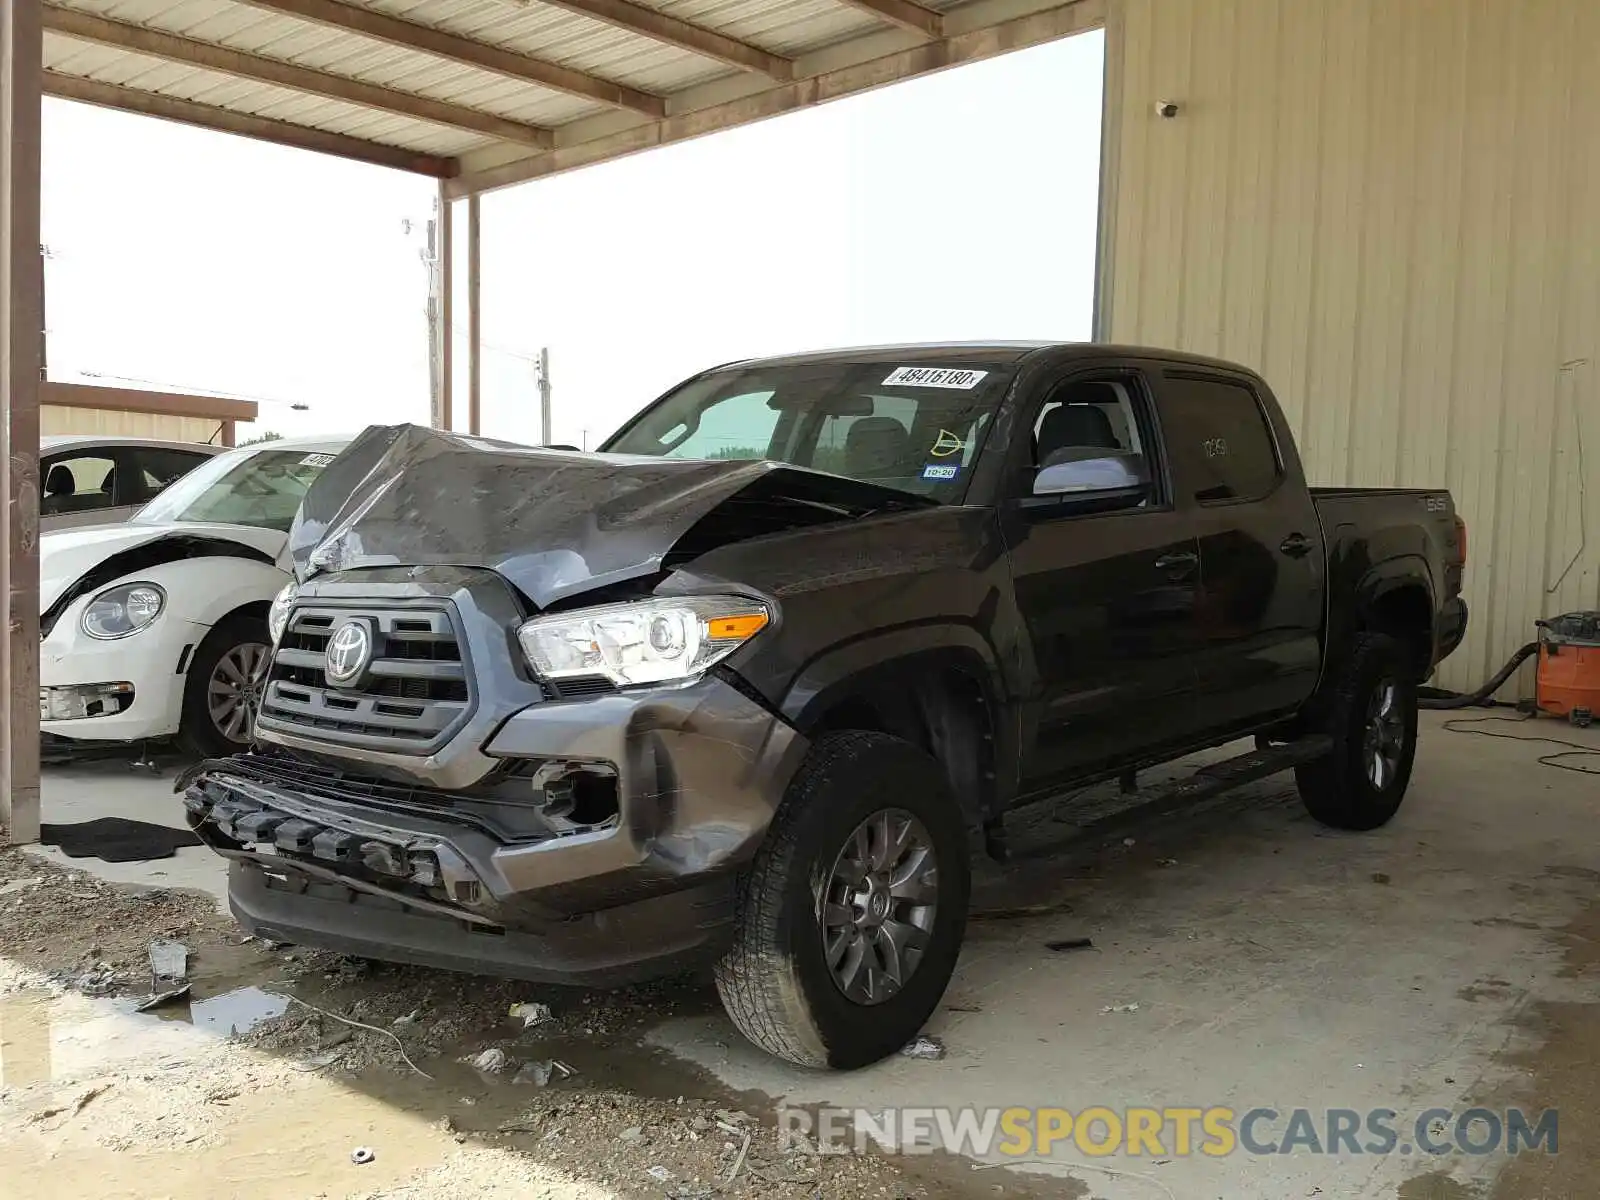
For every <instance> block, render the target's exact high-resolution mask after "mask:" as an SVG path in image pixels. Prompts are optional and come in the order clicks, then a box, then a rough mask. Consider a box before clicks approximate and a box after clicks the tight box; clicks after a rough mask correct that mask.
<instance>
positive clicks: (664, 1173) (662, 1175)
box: [645, 1166, 673, 1183]
mask: <svg viewBox="0 0 1600 1200" xmlns="http://www.w3.org/2000/svg"><path fill="white" fill-rule="evenodd" d="M645 1174H646V1175H648V1176H650V1178H651V1179H659V1180H660V1181H661V1182H662V1183H671V1182H672V1180H673V1175H672V1172H671V1171H669V1170H667V1169H666V1168H665V1167H661V1166H656V1167H651V1168H650V1169H649V1170H647V1171H646V1172H645Z"/></svg>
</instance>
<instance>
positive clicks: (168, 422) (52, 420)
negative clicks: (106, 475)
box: [39, 404, 222, 445]
mask: <svg viewBox="0 0 1600 1200" xmlns="http://www.w3.org/2000/svg"><path fill="white" fill-rule="evenodd" d="M221 425H222V422H221V421H216V420H212V419H211V418H209V417H179V416H173V415H171V414H167V413H138V412H116V411H114V410H110V409H103V408H72V407H68V406H66V405H61V404H47V405H44V406H42V407H41V408H40V409H39V432H40V433H41V434H44V435H46V436H51V435H55V434H65V433H73V434H91V435H93V436H96V437H147V438H161V439H162V440H164V441H171V442H210V443H211V444H212V445H221V444H222V438H221V437H220V427H221Z"/></svg>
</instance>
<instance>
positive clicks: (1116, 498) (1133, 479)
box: [1033, 448, 1150, 511]
mask: <svg viewBox="0 0 1600 1200" xmlns="http://www.w3.org/2000/svg"><path fill="white" fill-rule="evenodd" d="M1033 497H1034V500H1035V501H1036V502H1041V501H1042V502H1049V503H1053V504H1065V505H1069V506H1071V507H1073V508H1084V509H1089V510H1091V511H1108V510H1112V509H1118V508H1132V507H1134V506H1136V505H1138V504H1140V503H1142V502H1143V501H1145V500H1147V499H1149V497H1150V477H1149V475H1148V474H1147V473H1146V471H1145V464H1144V458H1143V457H1142V456H1141V455H1138V454H1123V453H1119V452H1115V451H1111V452H1107V451H1103V450H1098V449H1087V448H1086V449H1074V448H1068V449H1065V450H1059V451H1057V452H1056V453H1055V454H1052V455H1051V456H1050V458H1049V459H1047V460H1046V462H1045V465H1044V466H1042V467H1040V468H1039V469H1038V471H1037V472H1036V473H1035V474H1034V477H1033Z"/></svg>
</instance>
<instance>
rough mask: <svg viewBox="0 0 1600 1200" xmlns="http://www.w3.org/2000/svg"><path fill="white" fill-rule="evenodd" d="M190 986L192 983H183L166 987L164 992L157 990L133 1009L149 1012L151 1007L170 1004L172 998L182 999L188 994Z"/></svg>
mask: <svg viewBox="0 0 1600 1200" xmlns="http://www.w3.org/2000/svg"><path fill="white" fill-rule="evenodd" d="M192 987H193V985H192V984H188V983H185V984H182V985H180V986H178V987H175V988H168V989H167V990H166V991H164V992H157V993H156V994H155V995H153V996H151V997H150V999H148V1000H146V1001H145V1002H144V1003H143V1004H141V1005H139V1006H138V1007H137V1008H135V1009H134V1010H133V1011H134V1012H149V1011H150V1010H151V1009H153V1008H160V1007H161V1006H162V1005H165V1004H171V1003H172V1002H173V1001H174V1000H182V999H183V998H184V997H185V996H187V995H188V994H189V990H190V988H192Z"/></svg>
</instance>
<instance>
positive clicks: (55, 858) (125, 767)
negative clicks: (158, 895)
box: [28, 759, 228, 904]
mask: <svg viewBox="0 0 1600 1200" xmlns="http://www.w3.org/2000/svg"><path fill="white" fill-rule="evenodd" d="M178 770H179V768H178V767H177V766H175V765H172V764H170V763H169V764H166V765H163V766H161V767H159V768H158V769H156V770H155V771H151V770H147V769H144V768H141V767H134V766H132V765H131V764H130V763H129V762H128V761H118V760H115V759H106V760H103V761H98V762H86V763H83V764H81V765H76V766H71V767H61V766H53V767H46V768H44V772H43V776H44V777H43V779H42V781H41V788H40V798H39V806H40V817H41V820H42V821H44V823H46V824H67V823H70V822H76V821H92V820H95V819H96V818H98V817H129V818H132V819H134V820H138V821H151V822H154V823H156V824H159V825H171V826H172V827H173V828H175V829H184V828H187V826H186V825H185V823H184V819H183V804H182V801H181V800H180V799H179V798H178V797H177V796H176V795H174V794H173V791H172V781H173V779H174V777H175V776H176V775H177V773H178ZM28 853H30V854H36V855H38V856H39V857H40V858H44V859H48V860H49V861H51V862H53V863H56V864H58V865H60V866H65V867H72V868H74V869H76V870H80V871H89V872H91V873H93V874H95V875H98V876H99V877H100V878H102V879H106V880H109V881H111V882H112V883H141V884H146V885H149V886H151V887H175V888H192V889H194V890H195V891H202V892H210V893H211V894H212V895H213V896H215V897H216V898H217V902H218V903H219V904H222V903H224V902H225V901H226V900H227V894H228V869H227V864H226V863H224V862H223V860H222V859H220V858H218V857H217V856H216V855H215V854H213V853H211V851H209V850H207V849H206V848H205V847H204V846H186V847H184V848H183V849H180V850H179V851H178V852H177V853H176V854H174V855H173V856H172V857H171V858H163V859H158V860H157V861H155V862H149V863H137V862H134V863H108V862H101V861H100V860H99V859H97V858H68V857H66V856H65V855H64V854H62V853H61V851H60V850H58V849H56V848H55V847H54V846H31V847H29V848H28Z"/></svg>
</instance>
